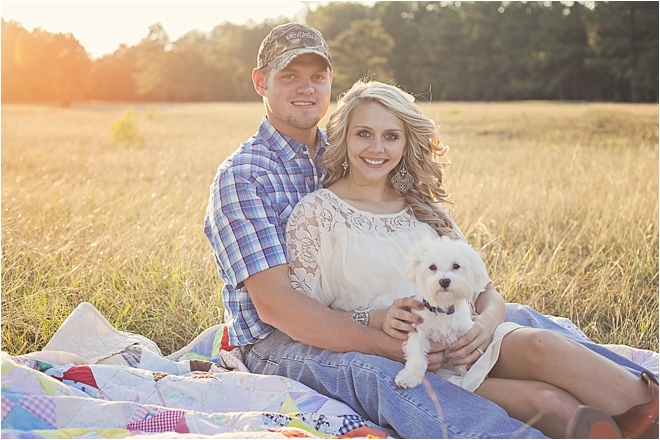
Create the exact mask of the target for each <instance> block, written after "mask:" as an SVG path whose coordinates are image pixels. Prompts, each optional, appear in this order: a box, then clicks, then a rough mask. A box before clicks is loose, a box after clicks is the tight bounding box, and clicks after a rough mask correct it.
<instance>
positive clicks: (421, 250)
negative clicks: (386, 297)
mask: <svg viewBox="0 0 660 440" xmlns="http://www.w3.org/2000/svg"><path fill="white" fill-rule="evenodd" d="M430 240H431V238H430V237H425V238H423V239H422V240H420V241H418V242H417V243H415V244H414V245H413V247H412V248H410V252H408V255H406V259H405V265H406V267H405V271H406V276H407V277H408V280H410V281H411V282H413V283H418V277H419V275H420V273H421V271H420V270H419V269H420V267H421V265H422V263H423V261H424V255H425V254H426V252H427V250H428V249H429V246H430V244H429V243H430Z"/></svg>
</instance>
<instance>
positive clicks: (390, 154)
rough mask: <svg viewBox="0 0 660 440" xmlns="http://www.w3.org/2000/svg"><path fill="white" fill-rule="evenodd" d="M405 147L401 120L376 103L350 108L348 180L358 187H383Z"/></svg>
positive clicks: (403, 127)
mask: <svg viewBox="0 0 660 440" xmlns="http://www.w3.org/2000/svg"><path fill="white" fill-rule="evenodd" d="M405 145H406V135H405V125H404V123H403V121H402V120H401V119H399V118H398V117H396V116H395V115H394V113H392V112H391V111H389V110H388V109H387V108H385V107H384V106H382V105H380V104H377V103H373V102H372V103H367V104H362V105H359V106H358V107H356V108H355V109H353V115H352V118H351V121H350V123H349V126H348V139H347V150H348V151H347V152H348V161H349V178H350V179H351V180H352V181H353V182H354V183H358V184H362V185H366V184H369V185H371V184H374V183H380V184H383V185H385V184H386V182H387V175H388V174H389V172H390V171H392V169H394V168H395V167H396V166H397V165H398V164H399V161H400V160H401V157H402V156H403V148H404V146H405Z"/></svg>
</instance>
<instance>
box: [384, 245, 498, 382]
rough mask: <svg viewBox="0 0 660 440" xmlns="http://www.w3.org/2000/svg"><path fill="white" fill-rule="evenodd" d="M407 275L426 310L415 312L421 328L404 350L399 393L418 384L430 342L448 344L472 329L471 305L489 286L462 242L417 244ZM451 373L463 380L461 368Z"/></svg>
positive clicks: (478, 259) (474, 253)
mask: <svg viewBox="0 0 660 440" xmlns="http://www.w3.org/2000/svg"><path fill="white" fill-rule="evenodd" d="M405 269H406V275H407V276H408V278H409V279H410V281H412V282H413V283H415V284H417V286H418V288H419V291H420V292H421V294H422V296H423V297H424V298H423V302H424V305H425V306H426V307H425V308H424V310H421V311H419V310H413V311H414V312H415V313H417V314H419V315H421V316H422V318H423V319H424V322H423V323H422V324H419V325H418V326H417V332H415V333H409V335H408V340H407V341H406V342H404V344H403V352H404V355H405V358H406V365H405V368H404V369H403V370H401V371H400V372H399V374H397V376H396V379H395V382H396V384H397V385H398V386H399V387H401V388H413V387H416V386H417V385H419V384H420V383H422V378H423V377H424V373H425V372H426V368H427V366H428V361H427V358H426V355H427V353H428V351H429V348H430V345H431V343H430V341H439V342H445V343H447V344H451V343H453V342H455V341H456V340H457V339H458V338H460V337H461V336H463V335H464V334H465V333H467V332H468V331H469V330H470V329H471V328H472V326H473V324H474V323H473V322H472V306H471V304H470V301H472V300H473V299H474V298H475V296H476V294H478V293H479V292H481V291H482V290H483V289H484V287H486V284H488V282H489V281H490V278H489V277H488V273H487V271H486V265H485V264H484V262H483V261H482V259H481V256H480V255H479V253H478V252H477V251H476V250H474V249H473V248H472V247H470V246H469V245H468V244H467V243H465V242H464V241H461V240H452V239H450V238H449V237H440V238H430V239H428V240H423V241H420V242H419V243H417V244H416V245H415V246H414V247H413V248H412V250H411V251H410V252H409V254H408V255H407V257H406V268H405ZM454 370H455V371H456V372H457V373H458V374H461V375H465V373H466V372H467V369H466V368H465V367H464V366H460V367H459V366H457V367H454Z"/></svg>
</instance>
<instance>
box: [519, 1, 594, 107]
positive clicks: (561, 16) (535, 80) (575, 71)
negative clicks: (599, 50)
mask: <svg viewBox="0 0 660 440" xmlns="http://www.w3.org/2000/svg"><path fill="white" fill-rule="evenodd" d="M541 12H542V13H541V14H540V17H539V28H538V30H537V31H536V32H535V33H533V34H532V38H531V40H530V45H529V50H530V55H531V56H530V58H529V70H530V72H531V78H530V90H532V91H533V90H538V91H539V92H542V93H543V96H542V97H544V98H549V99H561V100H563V99H581V97H583V96H585V94H586V93H587V92H588V90H587V89H588V87H589V77H588V76H589V73H588V71H587V70H586V68H585V65H584V64H585V63H584V59H585V58H586V57H589V56H592V50H591V48H590V47H589V42H588V40H587V29H586V24H585V14H588V13H589V11H588V10H587V9H586V8H585V7H584V6H583V5H581V4H579V3H575V4H573V5H572V6H570V7H569V6H568V5H566V4H562V3H560V2H552V3H551V4H550V5H549V7H546V8H545V9H544V10H543V11H541Z"/></svg>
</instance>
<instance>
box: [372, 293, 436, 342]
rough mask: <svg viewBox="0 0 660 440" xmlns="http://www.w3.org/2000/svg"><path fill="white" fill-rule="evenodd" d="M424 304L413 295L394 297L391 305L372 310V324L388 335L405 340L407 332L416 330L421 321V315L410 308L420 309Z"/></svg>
mask: <svg viewBox="0 0 660 440" xmlns="http://www.w3.org/2000/svg"><path fill="white" fill-rule="evenodd" d="M423 308H424V305H423V304H422V303H421V302H420V301H417V300H416V299H414V298H413V297H404V298H398V299H395V300H394V302H393V303H392V305H391V306H389V307H388V308H387V309H384V310H374V311H373V312H371V313H372V314H376V316H374V317H375V318H376V319H374V325H376V326H377V327H379V328H380V329H381V330H383V331H384V332H385V333H387V334H388V335H389V336H391V337H393V338H395V339H399V340H401V341H405V340H407V339H408V333H409V332H415V331H417V325H418V324H421V323H422V322H423V320H422V317H421V316H419V315H418V314H416V313H413V312H412V309H418V310H422V309H423Z"/></svg>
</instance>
